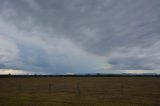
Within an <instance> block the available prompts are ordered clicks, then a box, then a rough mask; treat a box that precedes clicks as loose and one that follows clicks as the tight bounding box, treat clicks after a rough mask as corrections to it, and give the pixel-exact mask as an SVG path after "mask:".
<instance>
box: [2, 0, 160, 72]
mask: <svg viewBox="0 0 160 106" xmlns="http://www.w3.org/2000/svg"><path fill="white" fill-rule="evenodd" d="M7 73H11V74H67V73H69V74H71V73H75V74H83V73H160V0H0V74H7Z"/></svg>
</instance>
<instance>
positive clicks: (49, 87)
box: [48, 83, 52, 94]
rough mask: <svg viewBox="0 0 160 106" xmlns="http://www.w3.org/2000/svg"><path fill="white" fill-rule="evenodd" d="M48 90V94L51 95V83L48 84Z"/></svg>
mask: <svg viewBox="0 0 160 106" xmlns="http://www.w3.org/2000/svg"><path fill="white" fill-rule="evenodd" d="M48 89H49V94H51V93H52V84H51V83H49V85H48Z"/></svg>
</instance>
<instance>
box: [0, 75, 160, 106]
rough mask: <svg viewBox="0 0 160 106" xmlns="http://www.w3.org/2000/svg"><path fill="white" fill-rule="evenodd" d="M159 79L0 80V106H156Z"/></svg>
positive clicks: (157, 102) (66, 78) (44, 78)
mask: <svg viewBox="0 0 160 106" xmlns="http://www.w3.org/2000/svg"><path fill="white" fill-rule="evenodd" d="M159 101H160V78H159V77H19V78H18V77H16V78H13V77H10V78H9V77H8V78H0V106H159V105H160V103H159Z"/></svg>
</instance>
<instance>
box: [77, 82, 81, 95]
mask: <svg viewBox="0 0 160 106" xmlns="http://www.w3.org/2000/svg"><path fill="white" fill-rule="evenodd" d="M76 92H77V95H78V96H80V95H81V90H80V86H79V83H77V86H76Z"/></svg>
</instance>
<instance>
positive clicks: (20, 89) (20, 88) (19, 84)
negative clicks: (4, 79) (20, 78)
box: [18, 82, 22, 92]
mask: <svg viewBox="0 0 160 106" xmlns="http://www.w3.org/2000/svg"><path fill="white" fill-rule="evenodd" d="M21 91H22V85H21V82H19V83H18V92H21Z"/></svg>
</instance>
